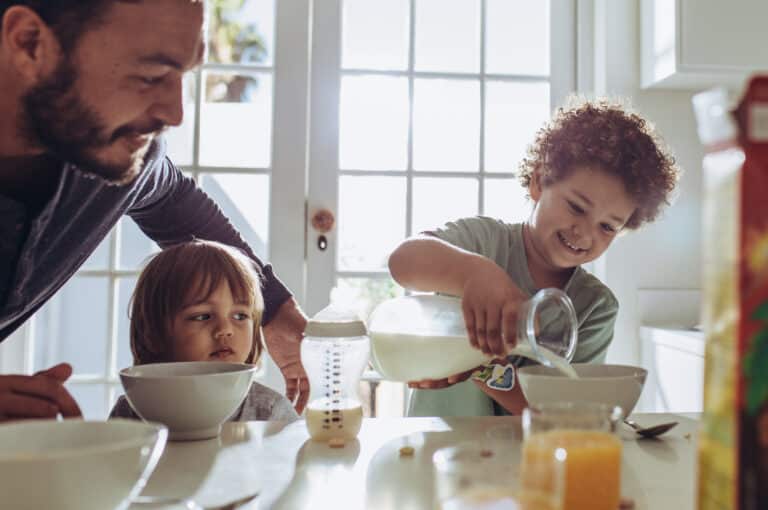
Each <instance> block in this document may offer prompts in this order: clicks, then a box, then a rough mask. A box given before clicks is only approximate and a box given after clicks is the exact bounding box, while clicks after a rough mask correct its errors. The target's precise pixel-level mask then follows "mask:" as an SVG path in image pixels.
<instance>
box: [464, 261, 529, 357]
mask: <svg viewBox="0 0 768 510" xmlns="http://www.w3.org/2000/svg"><path fill="white" fill-rule="evenodd" d="M470 271H471V272H470V273H469V276H468V277H467V279H466V283H465V284H464V292H463V294H462V298H461V306H462V310H463V312H464V323H465V324H466V327H467V334H468V335H469V342H470V343H471V344H472V346H473V347H475V348H476V349H480V350H481V351H483V353H484V354H486V355H487V356H505V355H506V354H507V352H506V351H507V350H506V346H505V344H507V345H509V346H510V347H511V346H514V345H515V344H516V343H517V336H516V327H517V310H518V308H519V307H520V304H521V303H523V302H524V301H525V300H526V299H527V298H526V296H525V295H524V294H523V292H522V291H521V290H520V289H519V288H517V286H516V285H515V284H514V283H513V282H512V280H511V279H510V278H509V276H508V275H507V273H506V272H505V271H504V270H503V269H502V268H500V267H499V266H498V265H496V264H495V263H494V262H492V261H491V260H488V259H481V260H480V261H479V262H478V263H477V264H476V265H475V266H474V267H472V268H471V269H470Z"/></svg>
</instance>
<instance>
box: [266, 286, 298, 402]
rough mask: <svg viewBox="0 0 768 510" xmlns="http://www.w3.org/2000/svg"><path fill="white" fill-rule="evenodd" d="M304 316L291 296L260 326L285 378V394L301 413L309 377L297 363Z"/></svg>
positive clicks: (270, 351) (270, 353)
mask: <svg viewBox="0 0 768 510" xmlns="http://www.w3.org/2000/svg"><path fill="white" fill-rule="evenodd" d="M306 324H307V318H306V317H305V316H304V314H303V313H302V312H301V309H299V305H298V304H297V303H296V301H295V300H294V299H293V298H291V299H289V300H288V301H286V302H285V303H283V304H282V305H281V306H280V308H279V309H278V311H277V315H275V317H274V318H273V319H272V320H271V321H270V322H269V324H267V325H266V326H264V330H263V331H264V342H265V343H266V344H267V350H268V351H269V355H270V356H272V359H273V360H274V361H275V364H276V365H277V366H278V368H280V371H281V372H282V373H283V377H284V378H285V396H286V397H287V398H288V400H290V401H291V402H294V407H295V408H296V412H297V413H299V414H301V412H302V411H303V410H304V406H306V405H307V400H308V399H309V379H307V373H306V372H305V371H304V367H303V366H301V351H300V346H301V339H302V336H303V334H304V327H305V326H306Z"/></svg>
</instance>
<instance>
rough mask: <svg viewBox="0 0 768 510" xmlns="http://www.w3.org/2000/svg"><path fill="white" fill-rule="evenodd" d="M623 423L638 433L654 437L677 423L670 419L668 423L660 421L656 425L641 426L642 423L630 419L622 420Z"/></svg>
mask: <svg viewBox="0 0 768 510" xmlns="http://www.w3.org/2000/svg"><path fill="white" fill-rule="evenodd" d="M624 423H626V424H627V425H629V426H630V427H632V429H633V430H634V431H635V432H637V433H638V434H640V435H641V436H643V437H656V436H660V435H661V434H663V433H664V432H666V431H668V430H670V429H671V428H673V427H675V426H676V425H677V422H676V421H672V422H669V423H660V424H658V425H654V426H653V427H643V426H642V425H639V424H638V423H636V422H634V421H632V420H624Z"/></svg>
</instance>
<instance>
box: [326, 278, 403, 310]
mask: <svg viewBox="0 0 768 510" xmlns="http://www.w3.org/2000/svg"><path fill="white" fill-rule="evenodd" d="M333 292H334V298H336V295H337V294H339V295H341V296H342V299H343V302H345V303H355V305H356V306H357V307H358V308H357V309H356V310H354V311H355V312H357V313H358V314H359V315H360V317H361V318H362V319H363V320H368V316H369V315H370V314H371V312H372V311H373V309H374V308H375V307H376V305H378V304H379V303H381V302H382V301H384V300H385V299H390V298H394V297H398V296H402V295H403V294H405V292H404V291H403V288H402V287H401V286H400V285H398V284H397V283H395V281H394V280H392V279H391V278H339V280H338V282H336V288H335V289H334V290H333Z"/></svg>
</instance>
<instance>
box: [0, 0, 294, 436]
mask: <svg viewBox="0 0 768 510" xmlns="http://www.w3.org/2000/svg"><path fill="white" fill-rule="evenodd" d="M204 10H205V6H204V2H203V0H56V1H55V2H53V1H51V0H0V22H1V24H0V340H2V339H4V338H6V337H7V336H9V335H10V334H11V333H12V332H13V331H14V330H15V329H16V328H18V327H19V326H21V324H22V323H23V322H24V321H25V320H27V319H28V318H29V317H30V316H31V315H32V314H33V313H34V312H35V311H36V310H37V309H39V308H40V307H41V306H42V305H43V304H44V303H45V301H47V300H48V299H49V298H50V297H51V296H52V295H53V294H54V293H55V292H56V291H57V290H58V289H59V288H60V287H61V286H62V285H63V284H64V283H65V282H66V281H67V280H68V279H69V278H70V277H71V276H72V275H73V274H74V272H75V271H76V270H77V268H78V267H79V266H80V265H81V264H82V263H83V262H84V261H85V260H86V259H87V257H88V255H90V253H92V252H93V251H94V250H95V249H96V247H97V246H98V245H99V243H100V242H101V240H102V239H103V238H104V237H105V236H106V235H107V234H108V232H109V231H110V229H111V228H112V226H113V225H114V224H115V223H116V222H117V221H118V220H119V219H120V218H121V217H122V216H123V215H124V214H127V215H129V216H130V217H131V218H133V220H134V221H136V223H137V224H138V225H139V227H141V229H142V230H143V231H144V232H145V233H146V234H147V235H148V236H149V237H151V238H152V239H154V240H155V241H157V242H158V243H159V244H160V245H161V246H169V245H172V244H174V243H177V242H180V241H184V240H189V239H191V238H201V239H210V240H216V241H220V242H223V243H226V244H230V245H233V246H236V247H239V248H241V249H243V250H245V251H246V252H247V253H248V254H249V255H250V257H251V258H252V259H253V260H254V262H255V263H256V264H257V265H258V267H259V269H260V270H261V274H262V275H263V293H264V297H265V305H266V309H265V317H264V324H265V326H264V336H265V339H266V342H267V347H268V348H269V352H270V354H271V355H272V357H273V359H274V360H275V362H276V363H277V365H278V366H279V367H280V369H281V370H282V372H283V375H284V376H285V378H286V388H287V394H288V395H287V396H288V398H290V399H293V398H296V407H297V410H298V411H299V412H301V410H302V408H303V407H304V405H305V404H306V400H307V396H308V391H309V387H308V382H307V379H306V374H305V373H304V370H303V368H302V367H301V363H300V360H299V342H300V339H301V332H302V331H303V329H304V324H305V322H306V319H305V317H304V315H303V314H302V312H301V310H300V309H299V307H298V305H297V304H296V302H295V300H294V299H293V298H292V296H291V294H290V292H289V291H288V290H287V289H286V288H285V287H284V286H283V285H282V283H281V282H280V281H279V280H278V279H277V277H275V275H274V274H273V273H272V269H271V267H270V266H269V265H265V264H262V263H261V262H260V261H259V260H258V259H257V258H256V256H255V255H254V254H253V252H252V251H251V250H250V248H249V247H248V246H247V245H246V244H245V242H244V241H243V240H242V238H241V237H240V236H239V234H238V233H237V231H236V230H235V229H234V228H233V227H232V226H231V224H230V223H229V222H228V221H227V219H226V218H225V217H224V216H223V214H222V213H221V211H220V210H219V208H218V207H217V206H216V205H215V204H214V203H213V202H212V201H211V200H210V198H209V197H208V196H207V195H205V193H203V192H202V191H201V190H200V189H198V188H197V187H196V185H195V183H194V181H192V180H191V179H189V178H186V177H184V176H183V174H182V173H181V172H180V171H179V170H178V169H177V168H176V167H174V166H173V164H172V163H171V161H170V160H169V159H167V158H166V157H165V144H164V142H163V141H162V139H160V138H158V134H159V133H160V132H161V131H162V130H163V129H164V128H166V127H167V126H176V125H179V124H180V123H181V121H182V115H183V112H182V104H181V101H182V92H181V88H182V77H183V75H184V73H185V72H186V71H188V70H190V69H191V68H193V67H195V66H197V65H198V64H199V63H200V61H201V60H202V58H203V55H204V50H205V43H204V41H205V39H204V34H203V31H202V27H203V18H204ZM86 348H87V346H86ZM71 371H72V369H71V367H70V366H69V365H67V364H61V365H57V366H55V367H52V368H50V369H48V370H45V371H43V372H40V373H38V374H35V375H33V376H0V421H2V420H4V419H18V418H34V417H55V416H57V415H59V414H61V415H63V416H78V415H80V410H79V407H78V405H77V403H76V402H75V400H74V399H73V398H72V396H71V395H70V394H69V393H68V392H67V391H66V389H65V388H64V386H63V383H64V382H65V381H66V379H67V378H68V377H69V376H70V374H71Z"/></svg>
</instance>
